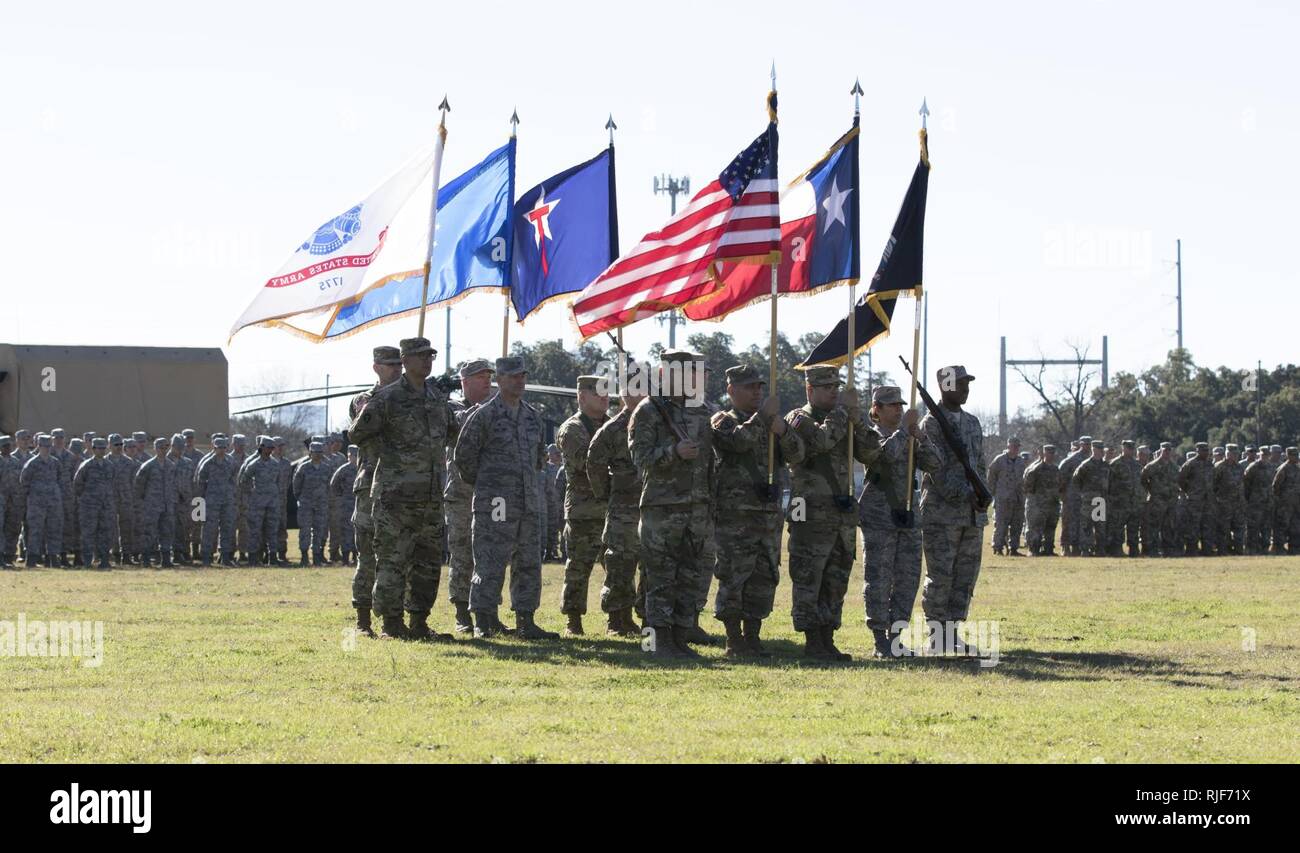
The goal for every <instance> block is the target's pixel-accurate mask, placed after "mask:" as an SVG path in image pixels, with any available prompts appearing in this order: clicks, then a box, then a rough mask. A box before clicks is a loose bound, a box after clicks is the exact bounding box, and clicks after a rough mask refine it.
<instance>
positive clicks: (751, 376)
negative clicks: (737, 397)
mask: <svg viewBox="0 0 1300 853" xmlns="http://www.w3.org/2000/svg"><path fill="white" fill-rule="evenodd" d="M723 373H724V374H726V376H727V384H729V385H753V384H754V383H755V382H767V380H766V379H765V378H763V374H761V373H759V372H758V370H757V369H756V368H755V367H754V365H752V364H733V365H732V366H731V367H728V368H727V369H726V370H724V371H723Z"/></svg>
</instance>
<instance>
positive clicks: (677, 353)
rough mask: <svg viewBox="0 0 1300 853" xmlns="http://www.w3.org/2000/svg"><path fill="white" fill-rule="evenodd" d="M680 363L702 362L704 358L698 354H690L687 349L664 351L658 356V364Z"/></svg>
mask: <svg viewBox="0 0 1300 853" xmlns="http://www.w3.org/2000/svg"><path fill="white" fill-rule="evenodd" d="M673 361H680V362H689V361H704V356H703V355H702V354H700V353H698V352H691V351H690V350H688V349H666V350H664V351H663V352H661V353H660V354H659V363H660V364H665V363H667V362H673Z"/></svg>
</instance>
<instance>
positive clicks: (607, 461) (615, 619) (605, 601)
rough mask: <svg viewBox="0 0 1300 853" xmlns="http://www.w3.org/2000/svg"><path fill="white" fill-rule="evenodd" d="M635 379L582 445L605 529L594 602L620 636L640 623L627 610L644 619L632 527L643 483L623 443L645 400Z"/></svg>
mask: <svg viewBox="0 0 1300 853" xmlns="http://www.w3.org/2000/svg"><path fill="white" fill-rule="evenodd" d="M641 380H642V377H634V376H629V383H628V388H627V389H626V390H625V393H624V394H623V397H622V404H623V405H622V408H621V409H620V410H619V413H618V414H617V415H615V416H614V417H612V418H610V419H609V420H607V421H605V423H604V424H603V425H602V426H601V427H600V429H598V430H596V434H595V435H593V436H592V437H591V445H590V447H588V448H587V482H588V483H589V484H590V485H591V493H592V494H593V495H594V496H595V497H596V499H597V500H603V501H606V502H607V506H606V511H605V527H604V529H603V530H602V531H601V536H600V541H601V542H602V543H603V544H604V546H605V586H604V588H603V589H601V591H600V604H601V609H603V610H604V611H605V612H606V613H608V614H609V621H608V625H607V627H606V633H607V634H610V635H613V636H621V637H640V636H641V626H640V625H638V624H637V623H636V620H635V619H633V618H632V610H633V608H635V609H636V610H637V612H638V613H639V614H640V616H641V618H643V619H644V618H645V572H644V570H642V572H641V575H640V578H638V576H637V567H638V565H639V564H640V550H641V541H640V538H639V536H638V534H637V527H638V526H639V525H640V523H641V507H640V502H641V488H642V485H643V484H642V482H641V477H640V474H639V472H638V471H637V468H636V466H635V465H633V464H632V451H631V449H630V448H629V447H628V427H629V426H630V425H631V423H632V413H633V412H634V411H636V407H637V406H639V405H641V401H642V400H644V399H645V395H644V394H643V393H639V392H641V391H643V390H644V389H643V388H641V387H639V386H638V385H637V384H636V383H638V382H641ZM638 581H639V582H638Z"/></svg>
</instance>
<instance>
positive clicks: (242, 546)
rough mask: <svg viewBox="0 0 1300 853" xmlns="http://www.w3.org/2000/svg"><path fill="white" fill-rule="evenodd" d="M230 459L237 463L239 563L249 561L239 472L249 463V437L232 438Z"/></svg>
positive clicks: (236, 526)
mask: <svg viewBox="0 0 1300 853" xmlns="http://www.w3.org/2000/svg"><path fill="white" fill-rule="evenodd" d="M230 458H231V459H232V460H234V462H235V550H236V551H238V552H239V561H240V562H245V563H246V562H247V560H248V508H247V507H245V506H244V496H243V495H242V494H240V492H239V470H240V469H241V468H243V467H244V465H245V464H246V463H247V462H248V458H249V457H248V436H246V435H244V434H242V433H235V434H234V435H232V436H231V437H230Z"/></svg>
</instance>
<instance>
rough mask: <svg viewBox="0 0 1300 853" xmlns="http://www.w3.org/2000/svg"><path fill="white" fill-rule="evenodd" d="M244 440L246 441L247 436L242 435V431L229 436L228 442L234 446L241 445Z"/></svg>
mask: <svg viewBox="0 0 1300 853" xmlns="http://www.w3.org/2000/svg"><path fill="white" fill-rule="evenodd" d="M246 441H248V436H246V435H244V434H243V433H242V432H237V433H235V434H234V435H232V436H231V437H230V443H231V444H233V445H234V446H235V447H243V446H244V443H245V442H246Z"/></svg>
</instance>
